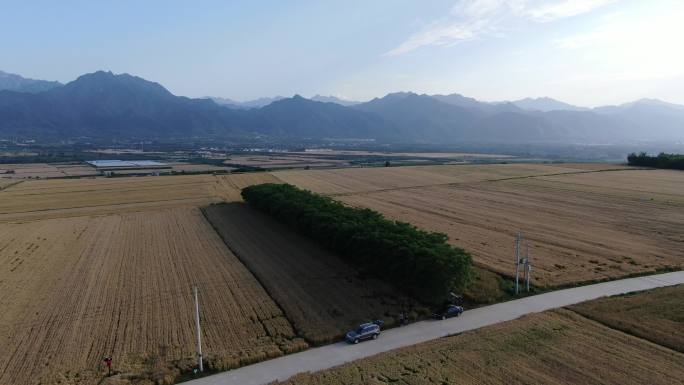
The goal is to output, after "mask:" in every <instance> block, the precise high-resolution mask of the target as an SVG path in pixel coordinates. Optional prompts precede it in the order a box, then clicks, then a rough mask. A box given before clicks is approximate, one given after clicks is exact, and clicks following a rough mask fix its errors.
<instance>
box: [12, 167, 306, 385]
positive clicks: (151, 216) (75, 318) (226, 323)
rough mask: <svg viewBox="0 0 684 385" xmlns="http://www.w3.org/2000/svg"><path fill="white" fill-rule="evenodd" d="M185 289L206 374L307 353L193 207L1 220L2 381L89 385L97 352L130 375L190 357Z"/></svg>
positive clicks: (191, 332)
mask: <svg viewBox="0 0 684 385" xmlns="http://www.w3.org/2000/svg"><path fill="white" fill-rule="evenodd" d="M170 179H172V178H170ZM193 283H197V284H198V285H199V288H200V308H201V318H202V322H203V329H202V332H203V346H204V352H205V357H206V359H207V362H208V363H210V365H211V366H213V367H216V368H221V369H227V368H231V367H235V366H238V365H242V364H246V363H249V362H253V361H257V360H262V359H265V358H268V357H273V356H278V355H281V354H283V353H284V352H290V351H294V350H299V349H302V348H304V347H306V343H305V342H304V341H303V340H301V339H299V338H296V337H295V333H294V330H293V328H292V326H291V325H290V323H289V322H288V320H287V319H286V318H285V316H284V315H283V313H282V311H281V310H280V309H279V308H278V306H277V305H276V304H275V302H273V300H271V298H270V297H269V296H268V294H267V293H266V292H265V291H264V289H263V288H262V287H261V285H260V284H259V283H258V282H257V281H256V280H255V279H254V277H253V276H252V274H251V273H250V272H249V271H248V270H247V269H246V268H245V267H244V266H243V265H242V264H241V263H240V262H239V261H238V259H237V258H236V257H235V256H234V255H233V254H232V253H231V252H230V251H229V250H228V249H227V248H226V246H225V244H224V243H223V241H222V240H221V238H220V237H219V236H218V235H217V234H216V233H215V232H214V231H213V229H212V228H211V226H210V225H209V224H208V223H207V222H206V220H205V219H204V217H203V215H202V214H201V212H200V210H199V209H196V208H175V209H168V210H157V211H143V212H138V213H127V214H112V215H106V216H97V217H90V216H82V217H72V218H63V219H45V220H41V221H34V222H28V223H0V293H1V294H0V309H2V312H0V384H8V385H9V384H11V385H22V384H38V383H42V384H55V383H61V384H95V383H98V381H99V380H100V379H101V378H102V374H103V373H104V372H103V370H104V369H103V368H101V366H100V364H101V360H102V358H103V357H104V356H105V355H112V356H113V358H114V368H115V369H116V370H120V371H123V372H133V373H140V372H142V371H144V370H146V369H149V365H150V362H154V361H155V359H157V360H158V359H161V360H162V364H163V363H170V362H172V361H174V360H183V359H188V358H192V357H193V356H194V355H195V352H196V345H195V328H194V318H193V310H194V307H193V300H192V292H191V285H192V284H193ZM160 355H161V356H160ZM186 362H187V361H186ZM191 362H193V363H194V362H195V361H194V360H192V361H191Z"/></svg>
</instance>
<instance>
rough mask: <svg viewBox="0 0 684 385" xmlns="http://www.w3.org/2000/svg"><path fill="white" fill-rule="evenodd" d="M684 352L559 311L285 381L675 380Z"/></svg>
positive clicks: (654, 383)
mask: <svg viewBox="0 0 684 385" xmlns="http://www.w3.org/2000/svg"><path fill="white" fill-rule="evenodd" d="M682 378H684V355H682V353H679V352H676V351H673V350H670V349H667V348H664V347H662V346H659V345H656V344H653V343H650V342H648V341H645V340H642V339H639V338H636V337H633V336H631V335H628V334H624V333H622V332H620V331H616V330H613V329H610V328H608V327H605V326H603V325H601V324H599V323H596V322H594V321H591V320H588V319H586V318H584V317H582V316H580V315H578V314H576V313H573V312H571V311H568V310H558V311H551V312H545V313H539V314H534V315H530V316H525V317H523V318H520V319H517V320H514V321H510V322H506V323H502V324H498V325H495V326H490V327H486V328H483V329H479V330H475V331H472V332H467V333H464V334H461V335H458V336H453V337H448V338H442V339H439V340H435V341H431V342H427V343H424V344H420V345H416V346H412V347H409V348H404V349H399V350H396V351H392V352H389V353H383V354H379V355H377V356H375V357H372V358H368V359H365V360H359V361H354V362H352V363H349V364H345V365H342V366H340V367H338V368H334V369H330V370H327V371H323V372H318V373H314V374H302V375H297V376H295V377H293V378H291V379H290V380H288V381H286V382H284V383H283V384H292V385H294V384H297V385H314V384H316V385H324V384H330V385H332V384H346V385H356V384H358V385H362V384H363V385H373V384H377V385H380V384H387V383H397V384H406V385H419V384H420V385H428V384H439V385H442V384H651V385H659V384H663V385H666V384H667V385H669V384H675V383H680V382H681V379H682Z"/></svg>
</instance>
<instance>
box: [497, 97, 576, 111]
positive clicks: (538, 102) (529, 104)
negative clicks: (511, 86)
mask: <svg viewBox="0 0 684 385" xmlns="http://www.w3.org/2000/svg"><path fill="white" fill-rule="evenodd" d="M510 103H513V104H514V105H516V106H518V107H520V108H522V109H523V110H527V111H541V112H549V111H556V110H564V111H586V110H588V108H584V107H578V106H574V105H572V104H568V103H565V102H561V101H560V100H556V99H553V98H550V97H548V96H542V97H538V98H524V99H520V100H516V101H513V102H510Z"/></svg>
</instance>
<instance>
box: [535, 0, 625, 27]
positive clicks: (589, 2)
mask: <svg viewBox="0 0 684 385" xmlns="http://www.w3.org/2000/svg"><path fill="white" fill-rule="evenodd" d="M616 1H617V0H564V1H561V2H555V3H551V4H543V5H539V6H537V7H534V8H530V9H526V10H525V12H524V13H525V15H526V16H527V17H529V18H530V19H532V20H535V21H539V22H550V21H555V20H558V19H563V18H566V17H572V16H577V15H581V14H583V13H587V12H591V11H593V10H594V9H596V8H600V7H603V6H605V5H608V4H610V3H614V2H616Z"/></svg>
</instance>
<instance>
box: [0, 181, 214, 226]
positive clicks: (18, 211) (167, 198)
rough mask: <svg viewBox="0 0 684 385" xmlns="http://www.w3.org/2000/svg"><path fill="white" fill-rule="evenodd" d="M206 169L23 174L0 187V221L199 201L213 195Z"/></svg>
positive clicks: (173, 205) (133, 209) (111, 211)
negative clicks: (81, 175)
mask: <svg viewBox="0 0 684 385" xmlns="http://www.w3.org/2000/svg"><path fill="white" fill-rule="evenodd" d="M215 183H216V179H215V177H213V176H211V175H191V176H168V177H135V178H92V179H91V178H86V179H53V180H32V181H29V180H26V181H23V182H22V183H20V184H17V185H15V186H12V187H10V188H8V189H6V190H2V191H0V222H3V221H16V220H35V219H43V218H59V217H66V216H81V215H91V214H110V213H121V212H130V211H140V210H145V209H149V208H165V207H176V206H200V205H204V204H208V203H211V202H215V201H218V200H219V198H218V197H217V196H216V195H215V194H214V192H215V189H214V184H215Z"/></svg>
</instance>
